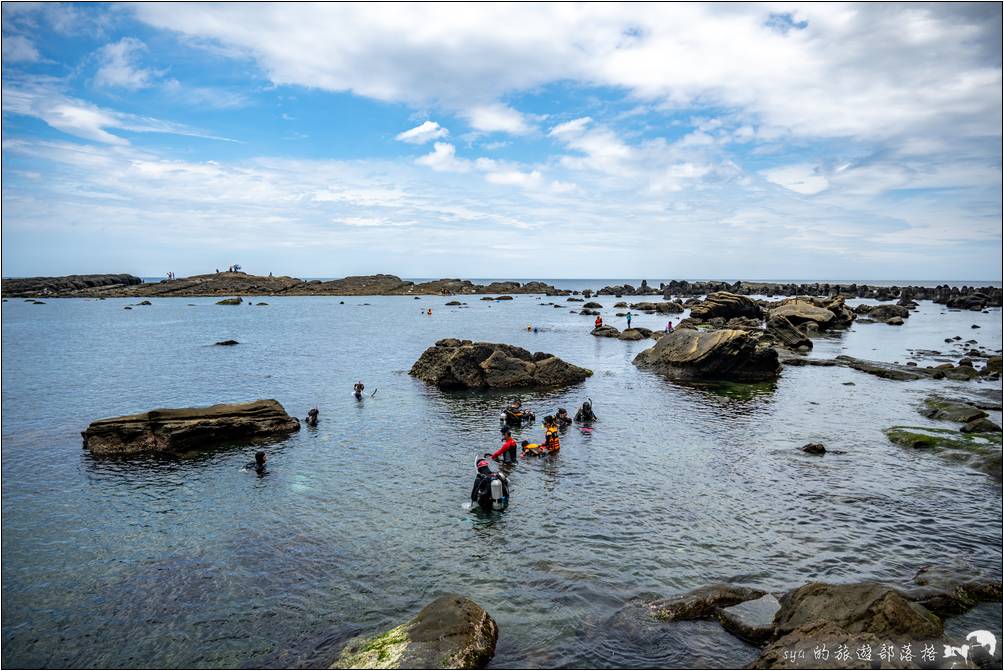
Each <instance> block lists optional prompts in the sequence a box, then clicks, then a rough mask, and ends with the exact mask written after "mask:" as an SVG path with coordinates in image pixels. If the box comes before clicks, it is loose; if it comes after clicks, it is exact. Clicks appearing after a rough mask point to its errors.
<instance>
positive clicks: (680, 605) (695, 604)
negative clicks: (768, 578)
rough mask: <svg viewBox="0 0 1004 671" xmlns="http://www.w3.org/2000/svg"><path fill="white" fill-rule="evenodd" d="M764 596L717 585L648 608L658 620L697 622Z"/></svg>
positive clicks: (759, 591)
mask: <svg viewBox="0 0 1004 671" xmlns="http://www.w3.org/2000/svg"><path fill="white" fill-rule="evenodd" d="M764 594H765V592H763V591H762V590H758V589H753V588H751V587H743V586H742V585H728V584H724V583H718V584H714V585H705V586H704V587H698V588H697V589H694V590H691V591H689V592H687V593H685V594H679V595H677V596H673V597H670V598H668V599H664V600H662V601H656V602H655V603H652V604H650V605H649V608H651V609H652V612H653V614H654V615H655V616H656V617H657V618H659V619H660V620H666V621H673V620H699V619H702V618H709V617H715V615H717V613H718V610H719V609H720V608H726V607H728V606H734V605H736V604H737V603H742V602H744V601H750V600H752V599H759V598H760V597H762V596H763V595H764Z"/></svg>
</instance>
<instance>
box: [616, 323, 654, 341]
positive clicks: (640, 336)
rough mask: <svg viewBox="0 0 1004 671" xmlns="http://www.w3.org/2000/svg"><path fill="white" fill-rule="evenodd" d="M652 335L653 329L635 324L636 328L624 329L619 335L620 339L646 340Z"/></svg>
mask: <svg viewBox="0 0 1004 671" xmlns="http://www.w3.org/2000/svg"><path fill="white" fill-rule="evenodd" d="M651 335H652V330H651V329H647V328H643V327H641V326H635V327H634V328H629V329H624V330H623V331H622V332H621V333H620V335H618V336H617V339H618V340H644V339H645V338H648V337H650V336H651Z"/></svg>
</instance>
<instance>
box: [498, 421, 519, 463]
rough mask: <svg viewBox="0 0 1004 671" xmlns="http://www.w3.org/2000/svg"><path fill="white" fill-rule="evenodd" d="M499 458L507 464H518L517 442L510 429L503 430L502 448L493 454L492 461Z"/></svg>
mask: <svg viewBox="0 0 1004 671" xmlns="http://www.w3.org/2000/svg"><path fill="white" fill-rule="evenodd" d="M499 457H502V461H503V462H505V463H507V464H508V463H516V441H515V440H513V437H512V431H510V430H509V427H506V428H504V429H502V447H500V448H499V449H497V450H496V451H495V453H494V454H492V459H495V460H498V458H499Z"/></svg>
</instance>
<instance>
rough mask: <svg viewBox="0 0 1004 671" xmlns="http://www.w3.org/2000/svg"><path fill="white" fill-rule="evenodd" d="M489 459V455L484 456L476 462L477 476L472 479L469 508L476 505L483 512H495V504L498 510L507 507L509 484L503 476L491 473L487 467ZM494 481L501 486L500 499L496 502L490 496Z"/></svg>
mask: <svg viewBox="0 0 1004 671" xmlns="http://www.w3.org/2000/svg"><path fill="white" fill-rule="evenodd" d="M490 457H491V455H488V454H486V455H485V456H483V457H481V458H479V459H478V460H477V462H476V466H477V469H478V474H477V476H476V477H475V478H474V487H472V488H471V507H473V506H474V505H478V506H480V507H481V510H483V511H485V512H491V511H492V510H495V509H496V508H495V504H496V503H498V505H499V508H497V509H498V510H502V509H503V508H505V507H506V506H508V505H509V484H508V483H507V482H506V479H505V476H503V475H502V474H501V473H495V472H493V471H492V469H491V467H490V466H489V463H490V462H489V459H490ZM496 480H497V481H499V483H500V484H501V497H500V499H499V500H498V501H497V502H496V500H495V498H494V497H493V496H492V482H494V481H496Z"/></svg>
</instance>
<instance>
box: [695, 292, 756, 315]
mask: <svg viewBox="0 0 1004 671" xmlns="http://www.w3.org/2000/svg"><path fill="white" fill-rule="evenodd" d="M690 316H691V317H692V318H694V319H699V320H702V321H703V320H707V319H712V318H714V317H721V318H722V319H726V320H727V319H732V318H733V317H750V318H752V319H760V318H761V317H763V309H762V308H761V307H760V306H759V305H757V304H756V303H755V302H753V300H752V299H750V298H747V297H746V296H739V295H737V294H733V293H729V292H728V291H716V292H715V293H713V294H711V295H709V296H708V297H707V298H706V299H705V300H704V302H703V303H700V304H699V305H695V306H694V307H692V308H690Z"/></svg>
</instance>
